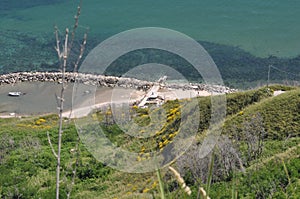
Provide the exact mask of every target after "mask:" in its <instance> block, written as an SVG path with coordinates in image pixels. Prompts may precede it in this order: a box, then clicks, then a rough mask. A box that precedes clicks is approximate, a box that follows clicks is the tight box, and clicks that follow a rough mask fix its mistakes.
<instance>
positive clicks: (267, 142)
mask: <svg viewBox="0 0 300 199" xmlns="http://www.w3.org/2000/svg"><path fill="white" fill-rule="evenodd" d="M278 88H279V87H278V86H273V87H271V89H267V88H260V89H258V90H251V91H245V92H238V93H233V94H228V95H227V116H226V121H225V123H224V125H223V129H222V135H221V137H220V139H219V141H218V143H217V145H216V147H215V149H214V150H213V152H211V153H209V155H208V156H207V157H206V158H203V159H201V158H200V159H199V156H198V155H199V154H198V151H197V149H198V147H200V146H201V143H202V142H203V138H204V137H205V135H207V133H209V132H208V126H209V121H210V111H211V103H210V98H208V97H200V98H197V99H193V100H192V102H195V100H197V101H196V102H197V103H198V104H199V113H200V115H199V116H200V117H199V118H200V121H199V122H200V124H199V130H198V134H197V135H198V136H197V142H196V143H194V144H193V145H192V147H191V148H190V149H189V150H188V151H187V152H186V153H185V154H184V155H183V156H181V157H180V158H179V159H178V160H177V162H175V163H173V167H174V168H175V169H177V170H178V171H179V172H180V174H181V176H182V177H183V178H184V180H185V183H186V184H187V185H188V186H189V187H190V188H191V190H192V195H191V196H188V195H187V194H186V193H185V192H184V190H183V189H181V188H180V185H179V184H178V182H177V181H176V178H175V177H174V176H173V175H172V173H171V172H170V171H169V170H168V169H167V168H164V169H161V173H162V181H163V186H164V190H165V194H166V198H197V193H198V188H199V186H201V187H204V189H205V190H206V191H207V192H208V195H210V197H211V198H255V197H256V198H297V196H298V195H300V189H299V188H300V187H299V186H300V180H299V179H300V176H299V173H300V170H299V168H300V160H299V154H300V145H299V143H300V138H299V130H300V129H299V128H300V100H299V99H300V98H299V97H300V89H299V88H284V89H285V90H287V91H286V93H284V94H281V95H279V96H276V97H273V95H272V91H273V90H277V89H278ZM280 89H283V87H281V88H280ZM188 102H189V101H188V100H182V101H178V100H177V101H169V102H167V103H165V104H164V106H163V107H162V108H163V109H164V110H165V111H166V113H167V118H166V123H165V124H164V125H163V127H162V128H161V129H159V130H158V131H155V132H153V136H152V138H148V139H135V138H134V137H131V136H129V135H127V134H124V133H123V132H122V130H121V129H120V128H119V127H118V126H117V125H116V124H115V123H114V121H113V119H112V118H111V117H112V116H111V112H110V110H106V111H102V112H95V113H93V115H92V116H91V118H94V119H95V120H98V121H99V122H100V123H99V124H100V125H101V126H102V128H103V129H104V131H105V133H106V135H107V137H108V138H109V139H110V140H111V141H112V142H113V143H115V144H116V145H118V146H120V147H124V148H126V149H128V150H131V151H135V152H138V153H139V156H138V157H137V159H138V161H143V160H144V159H147V157H148V155H147V154H149V153H150V152H154V151H155V152H157V153H160V152H161V151H162V150H163V149H164V148H165V147H166V146H168V145H169V144H172V143H173V139H174V137H176V136H178V135H177V134H178V131H179V130H180V122H182V121H184V118H181V117H182V113H181V108H182V107H183V106H186V105H187V104H189V103H188ZM188 110H190V114H191V115H193V111H194V109H193V106H190V109H188ZM131 114H132V116H133V117H134V120H135V121H136V123H137V124H138V125H139V126H147V125H149V123H150V127H149V128H152V129H155V125H154V126H151V125H153V124H152V123H153V121H152V123H151V122H150V120H149V119H150V116H153V115H154V116H155V115H158V116H159V114H160V112H159V111H158V110H157V109H139V108H137V107H133V109H132V111H131ZM152 119H153V118H152ZM154 119H155V117H154ZM57 121H58V118H57V116H56V115H49V116H43V117H36V118H10V119H0V198H54V197H55V169H56V162H55V161H56V160H55V157H54V155H53V154H52V152H51V148H50V145H49V141H48V138H47V132H48V133H49V135H50V137H51V140H52V144H53V145H54V148H55V147H56V140H57V126H58V124H57ZM157 122H159V121H157ZM64 124H65V129H64V133H63V147H62V168H61V169H62V177H61V179H62V182H61V184H62V186H61V190H62V191H61V198H67V193H68V192H69V191H71V198H160V188H159V179H158V178H157V175H156V173H155V172H150V173H146V174H128V173H124V172H120V171H117V170H115V169H112V168H109V167H107V166H105V165H104V164H102V163H100V162H98V161H97V160H96V159H95V158H94V157H93V156H92V155H91V154H90V153H89V151H87V149H86V148H85V146H84V145H83V143H81V142H78V135H77V131H76V128H75V126H74V123H73V122H72V121H67V120H66V121H65V123H64ZM192 127H193V126H191V128H192ZM191 130H195V129H191ZM140 133H141V134H142V133H143V132H140ZM249 135H251V136H252V137H254V138H257V140H256V139H250V138H252V137H251V136H249ZM260 139H261V141H262V142H261V145H259V146H261V150H260V148H259V147H258V148H257V146H258V145H256V144H258V143H260V142H259V140H260ZM77 145H78V147H76V146H77ZM212 157H214V158H212ZM212 159H213V160H214V161H213V162H214V164H212V163H211V162H212V161H211V160H212ZM75 165H77V167H76V175H75V178H74V179H75V181H74V182H75V184H74V186H72V183H71V182H72V179H73V176H74V175H73V171H74V167H75ZM209 168H212V170H210V169H209ZM210 171H211V172H210ZM210 173H211V175H210ZM209 179H211V185H208V184H210V183H209V182H210V180H209Z"/></svg>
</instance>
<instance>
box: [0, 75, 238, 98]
mask: <svg viewBox="0 0 300 199" xmlns="http://www.w3.org/2000/svg"><path fill="white" fill-rule="evenodd" d="M62 81H63V79H62V73H61V72H18V73H9V74H3V75H0V85H4V84H16V83H19V82H57V83H62ZM65 82H67V83H75V82H78V83H83V84H87V85H95V86H103V87H123V88H133V89H137V90H143V91H147V90H149V89H150V88H152V87H153V86H154V85H155V84H158V83H156V82H149V81H143V80H138V79H134V78H126V77H114V76H103V75H96V74H85V73H72V72H66V73H65ZM161 86H164V87H167V88H170V89H183V90H198V91H201V90H202V91H203V90H204V91H208V92H210V93H215V94H217V93H232V92H235V91H236V90H234V89H231V88H228V87H225V86H220V85H207V84H176V83H175V84H164V85H161Z"/></svg>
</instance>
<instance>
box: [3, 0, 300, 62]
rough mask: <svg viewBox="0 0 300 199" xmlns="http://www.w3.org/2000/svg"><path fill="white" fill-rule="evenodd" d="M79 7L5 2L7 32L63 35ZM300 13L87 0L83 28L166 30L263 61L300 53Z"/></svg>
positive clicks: (217, 3)
mask: <svg viewBox="0 0 300 199" xmlns="http://www.w3.org/2000/svg"><path fill="white" fill-rule="evenodd" d="M76 6H77V5H76V2H74V1H69V0H54V1H50V0H39V1H34V0H31V1H29V0H28V1H20V0H1V1H0V17H1V20H0V27H1V31H7V30H9V31H14V30H15V31H19V32H27V33H30V34H33V35H39V36H40V35H44V34H45V35H47V34H48V33H52V32H53V25H54V24H57V25H58V26H59V27H61V30H62V31H63V28H64V27H65V26H69V27H71V26H72V24H73V16H74V14H75V13H76ZM299 8H300V1H298V0H285V1H283V0H265V1H262V0H251V1H246V0H244V1H243V0H226V1H225V0H185V1H183V0H160V1H150V0H101V1H99V0H84V1H83V5H82V15H81V18H80V25H81V26H80V28H81V29H84V28H86V27H89V28H90V33H89V34H90V36H93V37H99V38H101V39H103V38H104V39H105V38H107V37H109V36H111V35H113V34H116V33H119V32H120V31H124V30H128V29H132V28H137V27H149V26H155V27H164V28H170V29H174V30H177V31H180V32H183V33H185V34H187V35H189V36H191V37H192V38H194V39H196V40H203V41H210V42H216V43H220V44H228V45H233V46H239V47H241V48H242V49H245V50H246V51H248V52H251V53H252V54H254V55H257V56H263V57H265V56H268V55H276V56H281V57H285V56H288V57H290V56H296V55H299V54H300V22H299V19H300V9H299ZM0 36H1V35H0ZM40 37H42V36H40ZM40 37H38V38H40ZM51 39H53V38H51ZM0 42H1V45H5V44H6V39H5V38H3V37H1V40H0ZM12 46H13V45H12ZM19 47H20V46H19ZM16 48H17V47H16ZM13 52H14V50H13V49H12V53H13ZM32 53H34V52H32ZM26 56H28V55H26ZM0 62H1V60H0Z"/></svg>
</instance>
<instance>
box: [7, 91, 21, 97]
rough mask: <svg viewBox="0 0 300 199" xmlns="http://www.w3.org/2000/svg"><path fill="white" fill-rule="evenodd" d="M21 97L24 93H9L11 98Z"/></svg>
mask: <svg viewBox="0 0 300 199" xmlns="http://www.w3.org/2000/svg"><path fill="white" fill-rule="evenodd" d="M20 95H22V92H19V91H13V92H9V93H8V96H11V97H19V96H20Z"/></svg>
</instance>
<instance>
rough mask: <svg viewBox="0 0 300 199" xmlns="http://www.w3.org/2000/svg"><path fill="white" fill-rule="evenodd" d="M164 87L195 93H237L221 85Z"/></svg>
mask: <svg viewBox="0 0 300 199" xmlns="http://www.w3.org/2000/svg"><path fill="white" fill-rule="evenodd" d="M165 87H167V88H170V89H175V90H176V89H182V90H195V91H207V92H209V93H211V94H226V93H234V92H237V90H236V89H232V88H229V87H227V86H221V85H211V84H196V83H190V84H174V83H173V84H168V85H165Z"/></svg>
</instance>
